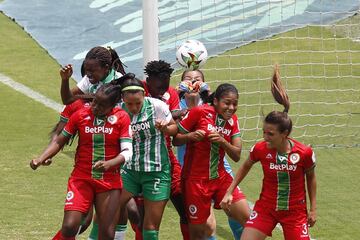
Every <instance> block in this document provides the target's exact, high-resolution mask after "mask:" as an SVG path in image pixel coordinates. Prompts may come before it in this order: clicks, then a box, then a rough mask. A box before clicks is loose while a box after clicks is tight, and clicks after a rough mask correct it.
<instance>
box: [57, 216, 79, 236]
mask: <svg viewBox="0 0 360 240" xmlns="http://www.w3.org/2000/svg"><path fill="white" fill-rule="evenodd" d="M79 227H80V226H79V224H78V223H76V222H74V221H71V220H70V221H65V222H63V225H62V228H61V233H62V235H63V236H65V237H73V236H76V234H77V232H78V231H79Z"/></svg>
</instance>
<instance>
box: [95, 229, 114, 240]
mask: <svg viewBox="0 0 360 240" xmlns="http://www.w3.org/2000/svg"><path fill="white" fill-rule="evenodd" d="M99 236H101V239H103V240H108V239H109V240H111V239H114V237H115V229H114V228H112V227H107V228H104V229H101V228H99Z"/></svg>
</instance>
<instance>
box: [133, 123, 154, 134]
mask: <svg viewBox="0 0 360 240" xmlns="http://www.w3.org/2000/svg"><path fill="white" fill-rule="evenodd" d="M147 129H150V122H142V123H135V124H132V125H131V130H132V131H133V132H138V131H141V130H147Z"/></svg>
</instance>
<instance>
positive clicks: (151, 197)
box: [120, 78, 177, 240]
mask: <svg viewBox="0 0 360 240" xmlns="http://www.w3.org/2000/svg"><path fill="white" fill-rule="evenodd" d="M121 85H122V90H121V91H122V99H123V103H122V108H123V109H124V110H125V111H126V112H128V113H129V115H130V119H131V129H132V132H133V157H132V159H131V161H129V162H127V163H125V165H124V166H123V168H122V178H123V183H124V191H123V192H122V197H121V200H120V204H121V209H122V212H123V209H124V208H125V206H126V203H127V202H128V201H129V200H130V198H132V197H133V196H136V195H138V194H140V193H142V194H143V196H144V207H145V216H144V224H143V238H144V239H150V240H152V239H158V231H159V227H160V222H161V218H162V214H163V212H164V208H165V206H166V203H167V200H168V199H169V196H170V185H171V174H170V161H169V155H168V150H167V147H166V140H165V135H170V136H173V135H175V134H176V133H177V127H176V124H175V121H174V120H173V119H172V116H171V112H170V111H169V107H168V106H167V105H166V104H165V103H164V102H162V101H161V100H158V99H154V98H148V97H145V92H144V91H145V90H144V87H143V84H142V82H141V81H140V80H138V79H136V78H129V79H126V80H125V81H124V82H123V83H122V84H121Z"/></svg>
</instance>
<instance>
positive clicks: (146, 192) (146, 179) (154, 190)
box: [121, 168, 171, 201]
mask: <svg viewBox="0 0 360 240" xmlns="http://www.w3.org/2000/svg"><path fill="white" fill-rule="evenodd" d="M121 178H122V181H123V186H124V188H125V189H126V190H127V191H128V192H131V193H132V194H134V196H137V195H139V194H140V193H142V195H143V196H144V198H145V199H148V200H150V201H162V200H167V199H169V197H170V190H171V175H170V171H169V170H163V171H161V172H139V171H134V170H130V169H125V168H123V169H122V170H121Z"/></svg>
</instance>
